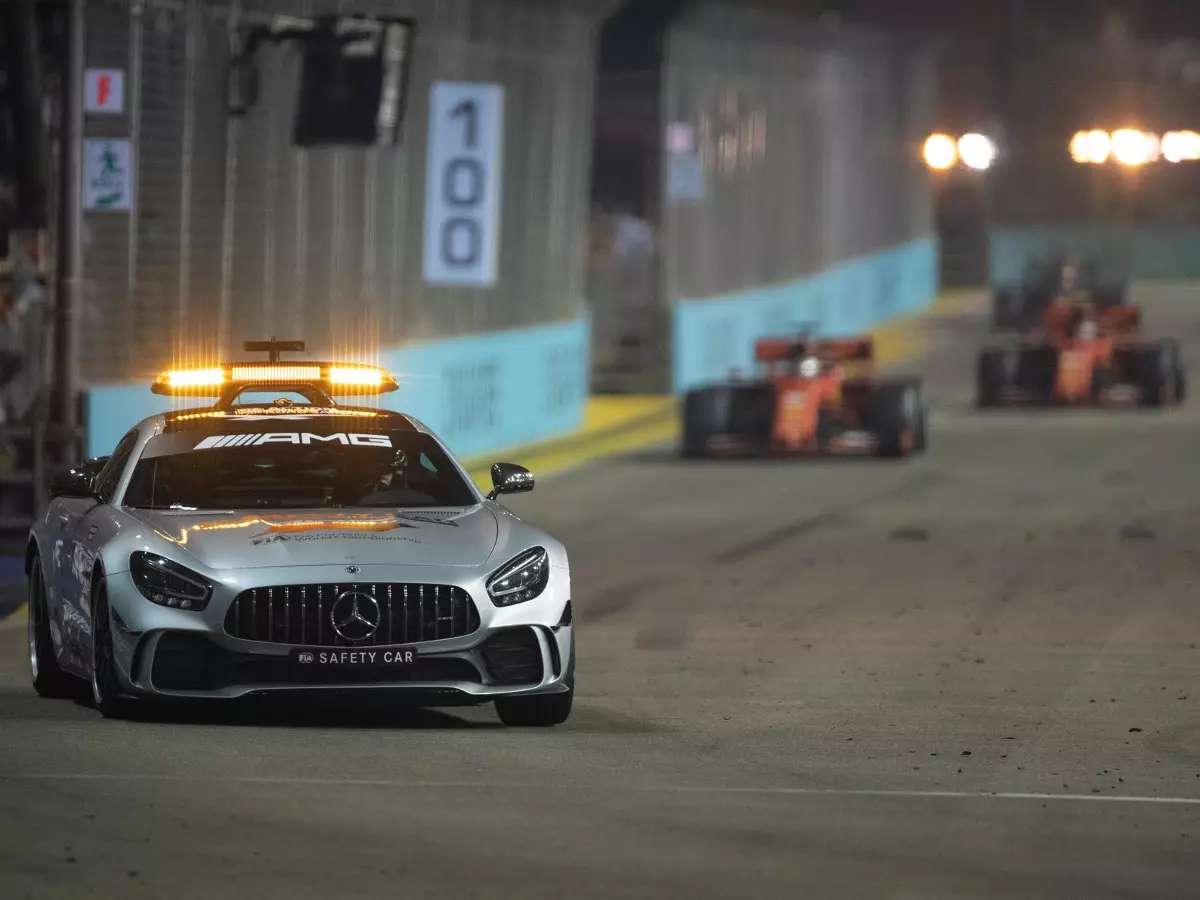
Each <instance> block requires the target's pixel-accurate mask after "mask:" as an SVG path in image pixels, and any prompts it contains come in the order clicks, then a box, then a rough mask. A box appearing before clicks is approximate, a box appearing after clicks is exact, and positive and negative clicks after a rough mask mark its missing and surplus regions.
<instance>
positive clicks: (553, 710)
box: [496, 688, 575, 728]
mask: <svg viewBox="0 0 1200 900" xmlns="http://www.w3.org/2000/svg"><path fill="white" fill-rule="evenodd" d="M574 699H575V689H574V688H571V690H569V691H566V692H565V693H562V694H537V695H535V696H533V697H500V698H497V700H496V714H497V715H498V716H500V721H501V722H503V723H504V724H505V725H508V726H515V727H526V728H550V727H552V726H554V725H561V724H562V723H563V722H565V721H567V719H568V717H570V715H571V706H572V705H573V702H574Z"/></svg>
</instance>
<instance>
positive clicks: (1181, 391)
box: [1163, 340, 1187, 404]
mask: <svg viewBox="0 0 1200 900" xmlns="http://www.w3.org/2000/svg"><path fill="white" fill-rule="evenodd" d="M1163 346H1165V347H1166V348H1167V352H1168V354H1169V356H1170V360H1171V375H1172V381H1173V382H1174V384H1173V385H1172V387H1173V395H1172V400H1173V401H1174V402H1175V403H1176V404H1180V403H1183V401H1184V400H1186V399H1187V371H1186V370H1185V369H1184V366H1183V354H1182V352H1181V351H1180V349H1179V341H1176V340H1166V341H1163Z"/></svg>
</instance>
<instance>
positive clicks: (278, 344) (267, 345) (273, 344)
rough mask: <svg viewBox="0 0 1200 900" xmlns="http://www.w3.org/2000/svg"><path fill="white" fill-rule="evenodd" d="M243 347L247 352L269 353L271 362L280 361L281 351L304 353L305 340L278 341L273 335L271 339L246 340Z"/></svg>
mask: <svg viewBox="0 0 1200 900" xmlns="http://www.w3.org/2000/svg"><path fill="white" fill-rule="evenodd" d="M242 349H243V350H245V351H246V352H247V353H267V354H270V356H269V357H268V359H269V361H270V362H273V363H277V362H279V354H280V353H303V352H304V341H277V340H275V338H274V337H272V338H271V339H270V340H269V341H246V342H245V343H243V344H242Z"/></svg>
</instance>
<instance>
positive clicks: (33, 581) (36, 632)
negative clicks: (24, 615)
mask: <svg viewBox="0 0 1200 900" xmlns="http://www.w3.org/2000/svg"><path fill="white" fill-rule="evenodd" d="M28 604H29V628H28V635H29V675H30V679H31V681H32V682H33V689H34V690H35V691H36V692H37V694H38V696H39V697H51V698H54V699H62V698H65V697H72V696H75V695H76V694H77V693H78V692H79V687H80V684H79V680H78V679H77V678H73V677H72V676H70V675H68V674H67V673H66V672H64V671H63V670H62V667H61V666H59V664H58V658H57V657H56V656H55V655H54V642H53V640H51V638H50V609H49V606H48V604H47V603H46V580H45V578H44V576H43V575H42V560H41V557H40V556H34V558H33V565H32V567H31V568H30V570H29V600H28Z"/></svg>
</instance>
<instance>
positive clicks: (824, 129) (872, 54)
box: [662, 3, 934, 299]
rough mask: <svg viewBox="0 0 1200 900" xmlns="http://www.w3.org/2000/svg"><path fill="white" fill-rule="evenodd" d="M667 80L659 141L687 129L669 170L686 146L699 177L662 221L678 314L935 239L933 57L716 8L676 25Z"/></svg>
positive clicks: (788, 19)
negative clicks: (926, 143)
mask: <svg viewBox="0 0 1200 900" xmlns="http://www.w3.org/2000/svg"><path fill="white" fill-rule="evenodd" d="M666 73H667V74H666V87H665V91H664V104H663V122H662V127H663V128H664V130H668V129H670V128H671V126H672V124H674V123H678V124H679V125H681V126H683V127H682V128H681V129H678V130H677V131H676V132H675V134H676V135H677V139H678V140H679V141H680V146H679V147H677V148H675V149H676V150H678V151H680V152H679V153H678V154H677V157H678V158H676V159H674V160H672V152H671V151H672V148H671V147H668V148H667V158H668V162H669V165H679V164H680V159H686V158H687V156H688V153H687V150H688V145H689V144H690V150H691V152H693V153H694V154H695V155H696V156H697V157H698V162H699V168H700V172H699V173H696V174H697V175H698V177H695V178H690V179H683V178H680V179H679V180H678V181H677V184H676V190H678V189H679V188H682V189H683V190H684V192H685V193H683V194H677V195H676V198H675V199H674V200H671V202H669V203H668V205H667V206H666V211H665V214H666V222H667V227H666V229H665V247H664V254H665V266H666V291H667V294H668V296H670V297H671V298H693V299H695V298H702V297H708V296H713V295H718V294H724V293H728V292H732V291H736V290H739V289H743V288H750V287H757V286H761V285H767V284H772V283H776V282H781V281H786V280H789V279H792V278H795V277H799V276H803V275H807V274H810V273H815V272H818V271H821V270H823V269H826V268H829V267H830V266H832V265H834V264H836V263H839V262H842V261H845V260H847V259H849V258H852V257H856V256H860V255H863V254H866V253H870V252H874V251H877V250H881V249H884V248H887V247H890V246H894V245H897V244H901V243H904V242H906V241H909V240H912V239H915V238H918V237H921V236H924V235H927V234H929V233H931V231H932V210H931V205H930V200H929V189H928V178H927V173H926V172H925V170H924V168H923V164H922V162H921V157H920V146H921V141H922V140H923V139H924V137H925V135H926V134H928V132H929V129H930V127H931V126H932V124H933V123H932V116H933V114H934V105H933V104H934V67H933V60H932V58H931V56H930V55H928V54H927V53H925V52H924V51H922V50H921V48H919V47H917V46H914V45H911V44H907V43H904V42H902V41H900V40H899V39H895V38H890V37H885V36H882V35H870V34H863V33H857V32H856V33H848V32H839V31H832V30H823V29H820V28H817V27H815V26H814V25H813V23H811V22H809V21H805V20H804V19H802V18H800V17H796V16H789V15H786V14H780V13H773V12H763V11H755V10H746V9H736V8H731V7H728V6H724V5H721V4H713V3H708V4H698V5H697V7H696V8H695V9H694V10H693V11H692V12H690V13H688V14H687V15H686V16H685V17H684V18H682V19H681V20H680V21H678V22H677V23H676V25H675V27H674V28H673V30H672V34H671V36H670V42H669V45H668V49H667V63H666ZM668 140H672V139H671V138H668ZM671 180H672V177H671V175H670V174H668V177H667V179H666V181H667V182H668V184H667V190H668V198H669V199H670V193H671V190H672V188H671V184H670V183H671Z"/></svg>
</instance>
